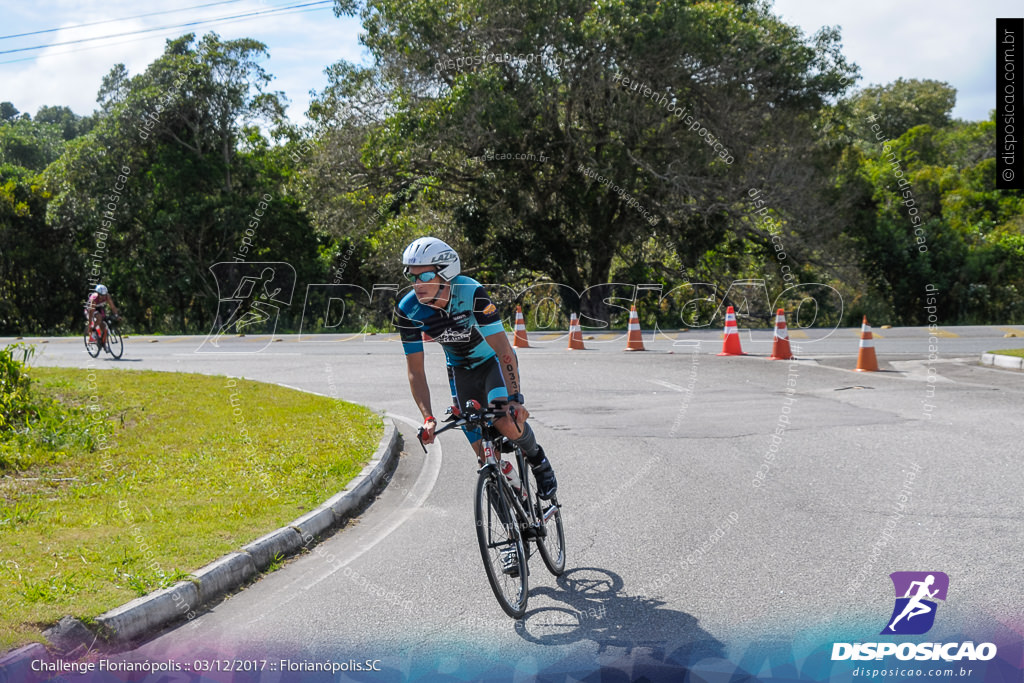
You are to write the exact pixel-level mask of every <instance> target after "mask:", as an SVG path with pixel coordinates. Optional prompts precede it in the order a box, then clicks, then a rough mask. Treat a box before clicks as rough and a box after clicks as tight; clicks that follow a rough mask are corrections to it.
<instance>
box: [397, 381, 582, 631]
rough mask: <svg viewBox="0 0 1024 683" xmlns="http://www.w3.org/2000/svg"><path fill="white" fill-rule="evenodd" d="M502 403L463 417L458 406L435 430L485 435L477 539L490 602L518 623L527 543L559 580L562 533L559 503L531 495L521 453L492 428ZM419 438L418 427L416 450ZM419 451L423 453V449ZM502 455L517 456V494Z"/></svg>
mask: <svg viewBox="0 0 1024 683" xmlns="http://www.w3.org/2000/svg"><path fill="white" fill-rule="evenodd" d="M504 403H505V402H504V401H502V402H494V403H492V404H491V405H489V406H488V407H487V408H486V409H481V408H480V404H479V403H478V402H476V401H467V402H466V406H465V408H464V410H462V411H459V409H458V406H456V407H455V408H454V410H453V409H452V408H449V409H448V415H449V417H447V418H446V419H445V420H444V421H445V422H446V423H448V424H446V425H445V426H444V427H442V428H440V429H437V430H435V431H434V435H435V436H437V435H438V434H441V433H442V432H446V431H448V430H449V429H453V428H455V427H462V426H463V425H469V426H479V427H480V428H481V429H482V431H483V452H484V462H483V464H482V466H481V467H480V469H479V470H478V472H479V476H478V478H477V483H476V501H475V505H474V507H475V514H476V537H477V541H478V542H479V544H480V556H481V557H482V558H483V561H484V570H485V571H486V572H487V580H488V581H489V582H490V584H491V590H493V591H494V597H496V598H497V599H498V604H499V605H501V608H502V609H503V610H505V613H506V614H508V615H509V616H510V617H513V618H515V619H518V618H520V617H522V616H523V615H524V614H526V601H527V599H528V597H529V585H528V580H527V579H528V576H529V569H528V568H527V561H528V560H529V558H530V555H531V550H530V548H531V541H532V542H533V544H535V545H536V548H537V550H539V551H540V556H541V558H543V560H544V564H545V565H547V568H548V570H549V571H550V572H551V573H552V574H554V575H555V576H559V575H561V574H562V572H564V571H565V532H564V530H563V529H562V514H561V512H560V510H559V508H560V507H561V506H560V505H559V503H558V499H557V497H553V498H552V499H551V500H550V501H546V500H542V499H541V498H540V496H539V495H537V493H536V492H535V491H533V490H532V488H533V487H532V486H531V481H532V477H531V476H528V475H529V473H530V470H529V469H528V468H527V467H526V457H525V456H524V455H523V452H522V450H520V449H519V447H518V446H516V445H515V444H514V443H513V442H511V441H509V440H508V439H507V438H506V437H505V436H503V435H502V434H501V432H500V431H498V429H497V428H496V427H495V426H494V421H495V420H496V419H498V418H501V417H504V416H505V411H504V409H503V406H504ZM422 432H423V428H422V427H421V428H420V430H419V432H417V437H418V438H420V446H423V441H422ZM423 450H424V452H426V447H424V448H423ZM502 452H504V453H512V452H514V453H515V454H516V458H515V464H516V467H517V468H518V479H519V486H520V488H519V489H516V488H514V487H513V485H512V483H511V482H510V481H509V479H508V477H506V475H504V474H502V471H501V469H500V464H501V462H503V461H502V460H501V453H502ZM507 464H509V463H507ZM513 471H514V470H513ZM510 474H511V472H510ZM513 479H514V478H513Z"/></svg>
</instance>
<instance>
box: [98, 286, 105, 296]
mask: <svg viewBox="0 0 1024 683" xmlns="http://www.w3.org/2000/svg"><path fill="white" fill-rule="evenodd" d="M96 293H97V294H99V295H100V296H106V295H107V286H106V285H96Z"/></svg>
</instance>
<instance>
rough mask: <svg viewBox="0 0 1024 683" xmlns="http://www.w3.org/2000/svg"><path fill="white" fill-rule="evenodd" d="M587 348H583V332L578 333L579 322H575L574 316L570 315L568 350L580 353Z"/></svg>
mask: <svg viewBox="0 0 1024 683" xmlns="http://www.w3.org/2000/svg"><path fill="white" fill-rule="evenodd" d="M586 348H587V347H585V346H583V332H581V331H580V321H579V320H577V318H576V314H575V313H573V314H572V318H571V319H570V320H569V350H570V351H581V350H586Z"/></svg>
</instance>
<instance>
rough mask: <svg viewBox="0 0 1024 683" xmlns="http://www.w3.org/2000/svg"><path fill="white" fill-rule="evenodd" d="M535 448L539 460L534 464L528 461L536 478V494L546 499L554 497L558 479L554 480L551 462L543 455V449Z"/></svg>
mask: <svg viewBox="0 0 1024 683" xmlns="http://www.w3.org/2000/svg"><path fill="white" fill-rule="evenodd" d="M537 450H538V451H539V453H538V455H540V462H539V463H538V464H536V465H535V464H533V463H530V469H531V470H533V477H534V479H536V480H537V495H538V496H540V497H541V498H543V499H544V500H548V499H549V498H552V497H554V495H555V492H556V491H557V490H558V481H556V480H555V471H554V470H553V469H551V463H550V462H548V459H547V458H545V457H544V449H542V448H538V449H537Z"/></svg>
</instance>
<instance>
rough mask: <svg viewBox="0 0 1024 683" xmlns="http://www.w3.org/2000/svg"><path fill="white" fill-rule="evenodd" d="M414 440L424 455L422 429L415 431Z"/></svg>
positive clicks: (425, 450)
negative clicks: (418, 443) (417, 442)
mask: <svg viewBox="0 0 1024 683" xmlns="http://www.w3.org/2000/svg"><path fill="white" fill-rule="evenodd" d="M416 440H417V441H419V442H420V448H422V449H423V452H424V453H426V452H427V447H426V446H424V445H423V427H420V428H419V429H417V430H416Z"/></svg>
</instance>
